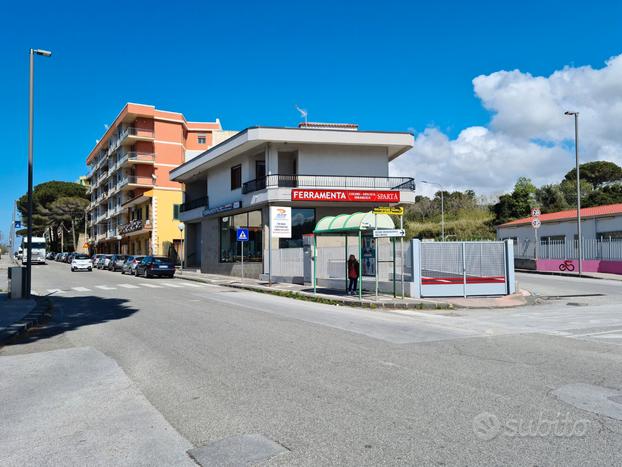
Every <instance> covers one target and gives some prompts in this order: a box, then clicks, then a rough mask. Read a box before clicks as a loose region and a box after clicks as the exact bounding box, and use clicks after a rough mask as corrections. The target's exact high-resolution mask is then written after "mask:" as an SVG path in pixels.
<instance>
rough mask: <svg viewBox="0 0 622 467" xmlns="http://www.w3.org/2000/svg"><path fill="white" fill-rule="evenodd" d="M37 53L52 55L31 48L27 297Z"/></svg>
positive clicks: (29, 289)
mask: <svg viewBox="0 0 622 467" xmlns="http://www.w3.org/2000/svg"><path fill="white" fill-rule="evenodd" d="M35 55H41V56H43V57H51V56H52V52H50V51H48V50H41V49H30V80H29V86H28V92H29V99H28V234H27V237H26V238H27V241H28V243H27V245H26V297H30V293H31V291H32V287H31V285H32V214H33V209H32V165H33V164H32V153H33V135H34V118H35Z"/></svg>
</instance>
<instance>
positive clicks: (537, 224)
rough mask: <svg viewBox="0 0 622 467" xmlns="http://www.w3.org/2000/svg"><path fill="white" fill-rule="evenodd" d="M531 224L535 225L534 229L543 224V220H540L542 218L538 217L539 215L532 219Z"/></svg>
mask: <svg viewBox="0 0 622 467" xmlns="http://www.w3.org/2000/svg"><path fill="white" fill-rule="evenodd" d="M531 225H532V226H533V228H534V229H539V228H540V226H541V225H542V222H541V221H540V219H538V218H537V217H536V218H535V219H534V220H532V221H531Z"/></svg>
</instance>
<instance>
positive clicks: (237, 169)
mask: <svg viewBox="0 0 622 467" xmlns="http://www.w3.org/2000/svg"><path fill="white" fill-rule="evenodd" d="M241 186H242V166H241V165H240V164H238V165H236V166H233V167H231V189H232V190H237V189H238V188H240V187H241Z"/></svg>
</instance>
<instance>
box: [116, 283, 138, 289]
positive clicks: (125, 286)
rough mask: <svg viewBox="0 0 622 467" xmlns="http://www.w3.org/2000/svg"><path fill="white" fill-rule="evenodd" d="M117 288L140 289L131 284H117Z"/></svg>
mask: <svg viewBox="0 0 622 467" xmlns="http://www.w3.org/2000/svg"><path fill="white" fill-rule="evenodd" d="M117 286H119V287H124V288H126V289H140V287H138V286H137V285H132V284H117Z"/></svg>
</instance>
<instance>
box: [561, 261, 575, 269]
mask: <svg viewBox="0 0 622 467" xmlns="http://www.w3.org/2000/svg"><path fill="white" fill-rule="evenodd" d="M559 270H560V271H569V272H572V271H574V264H572V261H570V260H569V259H567V260H565V261H564V262H563V263H561V264H560V265H559Z"/></svg>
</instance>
